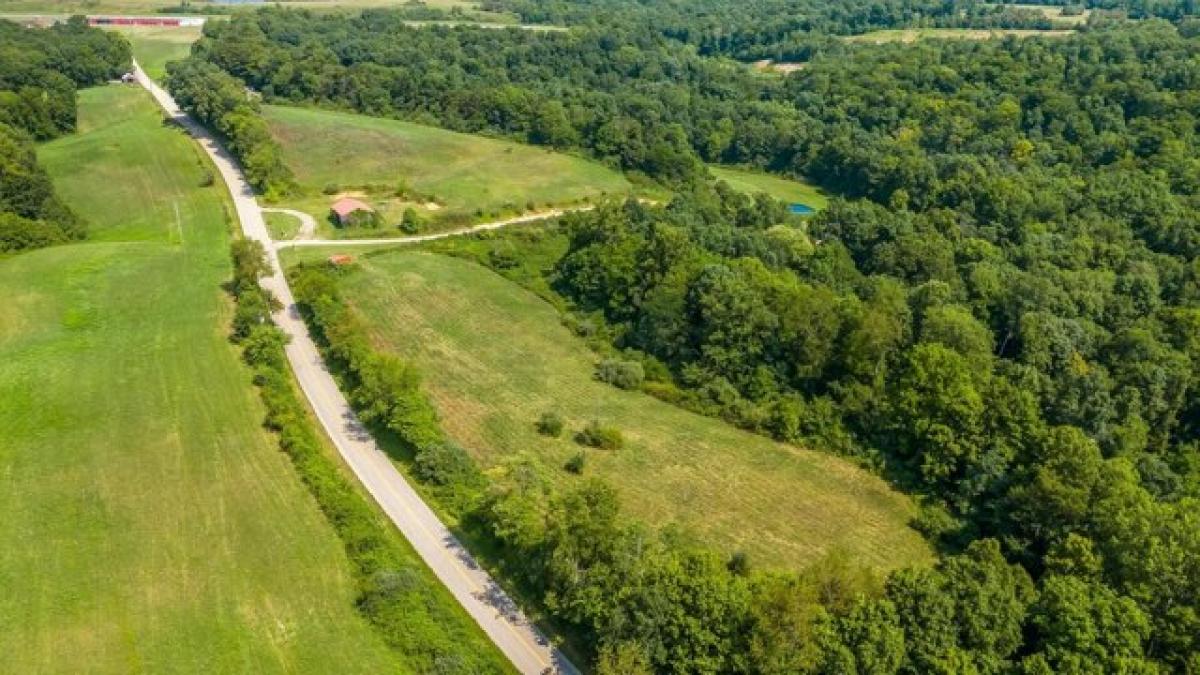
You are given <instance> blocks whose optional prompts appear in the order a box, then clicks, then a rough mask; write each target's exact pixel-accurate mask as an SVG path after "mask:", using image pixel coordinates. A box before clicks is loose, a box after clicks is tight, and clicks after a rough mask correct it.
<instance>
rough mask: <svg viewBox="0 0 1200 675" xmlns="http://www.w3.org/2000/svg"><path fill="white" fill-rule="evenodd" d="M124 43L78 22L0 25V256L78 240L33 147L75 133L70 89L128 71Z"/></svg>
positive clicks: (78, 227) (76, 227)
mask: <svg viewBox="0 0 1200 675" xmlns="http://www.w3.org/2000/svg"><path fill="white" fill-rule="evenodd" d="M130 58H131V57H130V51H129V44H128V43H127V42H125V40H124V39H123V38H121V37H120V36H118V35H113V34H109V33H105V32H103V31H100V30H97V29H94V28H89V27H88V26H87V24H86V23H85V22H84V21H83V20H82V18H75V19H72V20H71V21H69V22H66V23H63V24H58V25H56V26H54V27H53V28H48V29H44V30H43V29H30V28H23V27H21V26H18V25H17V24H15V23H10V22H8V21H0V252H4V251H14V250H20V249H25V248H35V247H38V246H46V245H49V244H53V243H58V242H62V241H67V240H70V239H78V238H81V237H83V236H84V232H85V230H84V226H83V224H82V223H81V222H80V221H79V219H78V218H76V217H75V216H74V215H73V214H72V213H71V212H70V210H69V209H67V207H66V206H64V205H63V203H62V202H61V201H59V199H58V197H57V196H56V195H55V194H54V186H53V185H51V183H50V178H49V177H48V176H47V175H46V173H45V171H43V170H42V168H41V167H40V166H38V163H37V157H36V155H35V154H34V147H33V142H34V141H43V140H47V139H51V138H55V137H57V136H60V135H62V134H66V133H70V132H71V131H74V129H75V89H76V87H86V86H91V85H94V84H100V83H103V82H104V81H106V80H109V79H112V78H115V77H118V76H119V75H120V74H121V73H123V72H125V71H127V70H128V69H129V64H130Z"/></svg>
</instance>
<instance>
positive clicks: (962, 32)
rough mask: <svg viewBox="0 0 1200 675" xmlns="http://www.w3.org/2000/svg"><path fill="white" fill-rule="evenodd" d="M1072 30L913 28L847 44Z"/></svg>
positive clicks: (1052, 35)
mask: <svg viewBox="0 0 1200 675" xmlns="http://www.w3.org/2000/svg"><path fill="white" fill-rule="evenodd" d="M1075 34H1076V31H1074V30H1072V29H1051V30H1029V29H1019V28H1011V29H1009V28H1003V29H1001V28H994V29H977V28H913V29H888V30H875V31H871V32H869V33H863V34H861V35H848V36H846V37H845V38H843V39H844V40H846V41H847V42H870V43H873V44H884V43H887V42H916V41H917V40H994V39H999V38H1004V37H1008V36H1010V35H1012V36H1016V37H1050V38H1061V37H1068V36H1071V35H1075Z"/></svg>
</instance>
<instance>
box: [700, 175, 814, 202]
mask: <svg viewBox="0 0 1200 675" xmlns="http://www.w3.org/2000/svg"><path fill="white" fill-rule="evenodd" d="M708 170H709V171H710V172H712V175H713V176H715V177H716V178H718V179H720V180H723V181H725V182H726V183H729V186H730V187H732V188H733V189H735V190H739V191H741V192H745V193H748V194H757V193H760V192H765V193H767V194H769V195H771V196H772V197H774V198H776V199H781V200H783V201H785V202H787V203H789V204H804V205H806V206H810V207H812V208H814V209H822V208H825V206H826V204H828V203H829V198H828V197H826V196H825V193H824V192H822V191H821V189H820V188H818V187H816V186H815V185H809V184H808V183H805V182H802V181H798V180H788V179H787V178H782V177H780V176H773V175H771V174H767V173H760V172H758V171H747V170H745V169H735V168H733V167H728V166H709V167H708Z"/></svg>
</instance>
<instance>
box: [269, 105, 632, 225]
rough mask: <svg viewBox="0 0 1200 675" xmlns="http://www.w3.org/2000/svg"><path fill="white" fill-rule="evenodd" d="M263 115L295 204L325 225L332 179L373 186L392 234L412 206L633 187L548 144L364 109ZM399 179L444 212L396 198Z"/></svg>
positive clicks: (507, 206) (467, 210)
mask: <svg viewBox="0 0 1200 675" xmlns="http://www.w3.org/2000/svg"><path fill="white" fill-rule="evenodd" d="M264 113H265V115H266V118H267V122H268V123H269V124H270V126H271V133H272V134H273V135H274V136H275V137H276V139H278V140H279V142H280V144H281V145H282V146H283V152H284V163H286V164H287V165H288V167H289V168H291V169H292V171H293V172H294V173H295V174H296V178H297V180H298V181H299V182H300V183H301V184H302V185H303V186H304V187H305V188H306V192H307V196H306V197H305V198H303V199H300V200H297V202H296V206H297V208H300V209H301V210H304V211H308V212H309V213H312V214H313V215H314V216H315V217H317V219H318V222H320V223H321V224H322V226H325V224H326V222H327V221H326V217H327V215H328V209H329V204H330V203H331V202H332V198H331V197H329V196H326V195H322V194H320V192H321V190H322V189H324V188H325V187H326V186H327V185H330V184H336V185H339V186H341V187H344V188H358V187H362V186H371V189H370V190H368V194H367V195H366V196H365V198H366V199H367V200H368V201H371V202H373V203H375V204H376V206H377V207H381V208H382V213H383V215H384V222H385V228H387V229H390V230H393V231H394V230H395V227H394V226H395V225H396V224H397V223H399V221H400V216H401V213H402V212H403V210H404V208H406V207H408V206H412V207H415V208H416V210H417V211H418V212H420V213H421V214H422V215H423V217H425V218H426V219H434V218H446V217H451V216H454V215H455V214H457V215H458V216H467V217H469V216H472V215H473V214H474V213H475V211H476V210H482V211H484V212H485V213H492V214H497V215H498V214H499V213H501V212H505V211H512V210H523V209H525V208H526V207H527V205H528V204H530V203H532V204H534V205H535V206H536V207H537V208H543V207H545V206H546V205H547V204H564V203H571V202H576V201H579V200H582V199H584V198H597V197H600V196H601V195H603V194H606V193H607V194H625V193H628V192H629V191H630V185H629V182H628V181H626V180H625V178H624V177H623V176H621V175H620V174H619V173H617V172H616V171H613V170H612V169H609V168H608V167H605V166H603V165H602V164H598V163H596V162H591V161H588V160H584V159H580V158H578V157H573V156H571V155H564V154H561V153H556V152H551V151H549V150H546V149H544V148H535V147H532V146H528V145H522V144H520V143H512V142H509V141H501V140H496V139H490V138H484V137H482V136H473V135H470V134H460V133H455V132H452V131H446V130H445V129H438V128H436V127H428V126H423V125H420V124H412V123H409V122H401V121H397V120H387V119H380V118H376V117H368V116H364V115H353V114H348V113H336V112H329V111H323V110H313V109H307V108H292V107H280V106H266V108H265V111H264ZM401 182H405V183H407V185H408V186H409V187H410V188H411V189H412V190H413V191H415V192H418V193H421V194H423V195H431V196H434V197H436V198H437V199H438V200H439V201H440V202H442V204H441V205H442V207H444V208H441V209H438V210H430V209H426V208H424V206H423V205H422V204H420V203H403V202H401V201H400V200H398V199H395V192H396V188H397V187H398V186H399V185H400V183H401Z"/></svg>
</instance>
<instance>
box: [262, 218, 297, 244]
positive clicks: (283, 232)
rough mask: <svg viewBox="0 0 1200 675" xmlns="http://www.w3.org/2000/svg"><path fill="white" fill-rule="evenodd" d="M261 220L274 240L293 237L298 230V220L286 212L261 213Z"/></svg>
mask: <svg viewBox="0 0 1200 675" xmlns="http://www.w3.org/2000/svg"><path fill="white" fill-rule="evenodd" d="M263 220H264V221H266V223H267V230H268V231H270V233H271V238H272V239H275V240H279V241H283V240H286V239H295V238H296V234H297V233H298V232H300V220H299V219H297V218H296V217H295V216H290V215H288V214H286V213H263Z"/></svg>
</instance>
